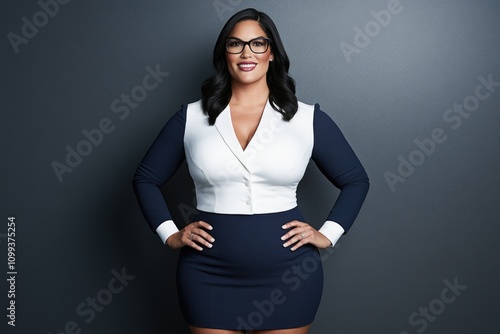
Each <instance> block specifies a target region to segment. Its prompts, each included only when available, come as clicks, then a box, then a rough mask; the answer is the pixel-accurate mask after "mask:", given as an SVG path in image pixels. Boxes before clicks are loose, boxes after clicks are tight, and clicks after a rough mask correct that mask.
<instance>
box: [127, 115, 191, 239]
mask: <svg viewBox="0 0 500 334" xmlns="http://www.w3.org/2000/svg"><path fill="white" fill-rule="evenodd" d="M186 110H187V106H183V107H182V108H181V109H180V110H179V111H177V112H176V113H175V114H174V115H173V116H172V117H171V118H170V119H169V121H168V122H167V124H165V126H164V127H163V129H162V130H161V132H160V134H159V135H158V136H157V138H156V139H155V141H154V142H153V144H152V145H151V147H150V148H149V150H148V152H147V153H146V155H145V157H144V159H143V160H142V162H141V163H140V164H139V167H138V168H137V171H136V172H135V175H134V178H133V187H134V191H135V194H136V196H137V199H138V201H139V206H140V208H141V210H142V213H143V215H144V217H145V218H146V220H147V222H148V224H149V226H150V228H151V229H152V230H153V232H156V233H158V234H159V236H160V238H161V239H162V241H163V242H165V241H166V239H167V238H168V237H169V236H170V235H172V234H173V233H175V232H177V231H178V229H177V227H176V225H175V224H174V222H173V221H172V216H171V214H170V212H169V210H168V208H167V205H166V203H165V200H164V198H163V195H162V193H161V187H163V186H164V185H165V184H166V183H167V182H168V180H170V178H171V177H172V176H173V175H174V174H175V172H176V171H177V169H178V168H179V166H180V165H181V164H182V162H183V161H184V159H185V153H184V129H185V125H186Z"/></svg>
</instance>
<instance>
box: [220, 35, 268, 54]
mask: <svg viewBox="0 0 500 334" xmlns="http://www.w3.org/2000/svg"><path fill="white" fill-rule="evenodd" d="M270 43H271V40H270V39H269V38H267V37H257V38H254V39H251V40H249V41H248V42H245V41H242V40H241V39H239V38H234V37H233V38H228V39H226V51H227V52H229V53H232V54H238V53H242V52H243V50H244V49H245V46H246V45H248V46H249V47H250V50H251V51H252V52H253V53H264V52H266V51H267V49H269V44H270Z"/></svg>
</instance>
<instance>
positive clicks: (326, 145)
mask: <svg viewBox="0 0 500 334" xmlns="http://www.w3.org/2000/svg"><path fill="white" fill-rule="evenodd" d="M312 159H313V161H314V162H315V163H316V165H317V166H318V168H319V170H320V171H321V172H322V173H323V174H324V175H325V176H326V177H327V178H328V180H330V182H332V183H333V184H334V185H335V186H336V187H337V188H339V189H340V194H339V196H338V198H337V201H336V202H335V205H334V206H333V208H332V210H331V211H330V214H329V215H328V218H327V219H326V220H333V221H334V222H336V223H338V224H340V225H341V226H342V227H343V228H344V230H345V231H344V234H345V233H347V231H348V230H349V229H350V228H351V226H352V224H353V223H354V220H355V219H356V217H357V215H358V213H359V210H360V209H361V205H362V204H363V202H364V200H365V197H366V194H367V192H368V188H369V179H368V175H367V174H366V172H365V169H364V168H363V166H362V165H361V162H360V161H359V159H358V157H357V156H356V154H355V153H354V151H353V150H352V148H351V146H350V145H349V143H348V142H347V140H346V139H345V137H344V135H343V134H342V132H341V131H340V129H339V128H338V126H337V124H335V122H334V121H333V120H332V119H331V118H330V116H328V115H327V114H326V113H325V112H323V111H322V110H321V109H320V106H319V105H318V104H316V105H315V108H314V147H313V153H312Z"/></svg>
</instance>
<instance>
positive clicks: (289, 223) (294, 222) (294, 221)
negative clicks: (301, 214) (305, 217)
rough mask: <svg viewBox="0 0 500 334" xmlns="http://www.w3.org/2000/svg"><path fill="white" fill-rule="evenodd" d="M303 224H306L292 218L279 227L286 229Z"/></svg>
mask: <svg viewBox="0 0 500 334" xmlns="http://www.w3.org/2000/svg"><path fill="white" fill-rule="evenodd" d="M303 225H307V224H306V223H304V222H301V221H298V220H292V221H290V222H288V223H286V224H284V225H283V226H281V228H282V229H284V230H286V229H289V228H292V227H297V226H303Z"/></svg>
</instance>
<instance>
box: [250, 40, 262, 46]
mask: <svg viewBox="0 0 500 334" xmlns="http://www.w3.org/2000/svg"><path fill="white" fill-rule="evenodd" d="M263 45H264V41H262V40H258V41H253V43H252V46H263Z"/></svg>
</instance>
